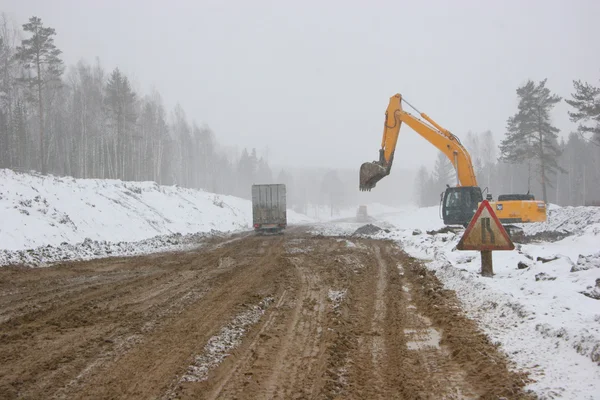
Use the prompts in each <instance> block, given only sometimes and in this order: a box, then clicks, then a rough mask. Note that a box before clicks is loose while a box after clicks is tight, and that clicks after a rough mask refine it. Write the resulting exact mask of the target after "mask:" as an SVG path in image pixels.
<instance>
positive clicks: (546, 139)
mask: <svg viewBox="0 0 600 400" xmlns="http://www.w3.org/2000/svg"><path fill="white" fill-rule="evenodd" d="M546 81H547V80H546V79H544V80H542V81H540V82H539V83H537V84H536V83H534V82H533V81H528V82H527V83H526V84H525V85H523V86H521V87H519V88H518V89H517V96H518V98H519V106H518V111H517V113H516V114H515V115H513V116H511V117H510V118H509V119H508V121H507V132H506V137H505V139H504V140H503V141H502V143H501V144H500V152H501V156H500V159H501V160H502V161H505V162H508V163H523V162H528V163H530V164H528V165H529V167H530V168H529V170H530V171H531V170H532V168H534V167H535V171H536V172H537V175H538V177H539V182H540V184H541V187H542V195H543V200H544V201H545V202H547V201H548V196H547V187H548V186H550V187H552V183H551V181H550V179H549V178H550V176H551V175H555V174H556V173H557V172H558V171H562V168H561V167H560V166H559V165H558V162H557V159H558V157H559V155H560V150H559V148H558V141H557V138H558V132H559V129H558V128H556V127H555V126H553V125H552V123H551V120H550V112H551V111H552V109H553V108H554V106H555V105H556V103H558V102H559V101H561V97H559V96H558V95H555V94H552V93H551V92H550V90H549V89H548V88H546ZM534 163H535V164H534Z"/></svg>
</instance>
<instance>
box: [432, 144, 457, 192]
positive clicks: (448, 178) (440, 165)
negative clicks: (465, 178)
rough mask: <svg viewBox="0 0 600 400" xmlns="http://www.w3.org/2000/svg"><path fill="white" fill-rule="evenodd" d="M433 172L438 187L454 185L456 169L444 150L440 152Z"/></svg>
mask: <svg viewBox="0 0 600 400" xmlns="http://www.w3.org/2000/svg"><path fill="white" fill-rule="evenodd" d="M433 174H434V179H435V185H436V187H437V188H445V187H446V185H450V186H453V185H454V183H455V182H456V170H455V169H454V166H453V165H452V163H451V162H450V160H449V159H448V157H446V155H445V154H444V153H442V152H438V155H437V159H436V161H435V167H434V170H433Z"/></svg>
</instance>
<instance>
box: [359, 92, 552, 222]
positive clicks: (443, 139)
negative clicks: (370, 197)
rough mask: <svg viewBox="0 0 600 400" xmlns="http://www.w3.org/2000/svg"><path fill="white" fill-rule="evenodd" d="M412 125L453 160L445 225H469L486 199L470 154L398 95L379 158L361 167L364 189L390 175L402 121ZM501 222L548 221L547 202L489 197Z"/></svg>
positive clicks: (515, 196) (388, 115) (512, 196)
mask: <svg viewBox="0 0 600 400" xmlns="http://www.w3.org/2000/svg"><path fill="white" fill-rule="evenodd" d="M402 102H405V103H406V104H407V105H408V106H410V107H411V108H412V109H414V110H415V111H416V112H417V113H418V114H419V115H420V116H421V118H422V119H420V118H418V117H416V116H414V115H412V114H410V113H408V112H406V111H404V110H403V109H402ZM403 122H404V123H405V124H406V125H408V126H410V127H411V128H412V129H413V130H414V131H415V132H417V133H418V134H420V135H421V136H422V137H423V138H425V139H426V140H427V141H428V142H429V143H431V144H432V145H434V146H435V147H436V148H438V149H439V150H440V151H441V152H442V153H444V154H445V155H446V157H448V158H449V159H450V162H451V163H452V165H453V166H454V169H455V170H456V175H457V181H458V182H457V185H456V187H448V188H447V189H446V191H445V192H444V193H443V195H442V197H441V207H442V216H443V220H444V224H446V225H463V226H467V225H468V224H469V222H470V221H471V219H472V218H473V215H474V214H475V212H476V211H477V208H478V207H479V204H480V203H481V202H482V201H483V191H482V190H481V188H480V187H479V186H478V184H477V178H476V177H475V170H474V169H473V164H472V163H471V156H470V155H469V152H468V151H467V149H466V148H465V147H464V146H463V145H462V143H461V142H460V140H459V139H458V137H456V136H455V135H454V134H452V133H451V132H450V131H448V130H447V129H444V128H442V127H441V126H440V125H438V124H437V123H436V122H435V121H433V120H432V119H431V118H430V117H429V116H427V115H426V114H424V113H422V112H420V111H418V110H417V109H416V108H414V107H413V106H412V105H410V103H408V102H407V101H406V100H405V99H403V98H402V96H401V95H400V94H396V95H394V96H392V97H391V98H390V102H389V105H388V108H387V110H386V112H385V122H384V128H383V140H382V142H381V149H380V150H379V161H373V162H366V163H364V164H362V165H361V167H360V178H359V179H360V183H359V188H360V190H361V191H370V190H371V189H373V188H374V187H375V185H376V184H377V182H379V181H380V180H381V179H383V178H384V177H386V176H387V175H389V174H390V172H391V169H392V162H393V160H394V152H395V150H396V144H397V142H398V134H399V132H400V126H401V125H402V123H403ZM486 198H487V200H488V201H489V202H490V205H491V206H492V208H493V209H494V211H495V212H496V215H497V216H498V218H499V219H500V221H501V222H502V224H514V223H528V222H542V221H545V220H546V204H545V203H544V202H543V201H536V200H535V197H534V196H533V195H530V194H509V195H501V196H498V199H497V200H496V201H493V200H492V196H491V194H488V195H487V196H486Z"/></svg>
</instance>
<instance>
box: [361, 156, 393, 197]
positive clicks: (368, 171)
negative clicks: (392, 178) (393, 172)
mask: <svg viewBox="0 0 600 400" xmlns="http://www.w3.org/2000/svg"><path fill="white" fill-rule="evenodd" d="M388 174H389V171H387V169H386V168H384V167H382V166H381V164H379V163H377V162H374V161H373V162H366V163H364V164H363V165H361V166H360V178H359V180H360V182H359V188H360V190H361V191H363V192H364V191H371V189H373V188H374V187H375V184H376V183H377V182H379V181H380V180H381V179H382V178H384V177H386V176H387V175H388Z"/></svg>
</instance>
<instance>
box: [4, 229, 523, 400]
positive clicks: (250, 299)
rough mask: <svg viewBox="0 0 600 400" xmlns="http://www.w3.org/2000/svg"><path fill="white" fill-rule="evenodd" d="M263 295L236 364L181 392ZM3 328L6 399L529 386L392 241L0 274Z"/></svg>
mask: <svg viewBox="0 0 600 400" xmlns="http://www.w3.org/2000/svg"><path fill="white" fill-rule="evenodd" d="M267 297H268V298H271V299H273V302H272V303H269V304H270V305H269V306H268V307H267V308H265V309H264V310H263V313H261V314H260V315H259V316H258V318H257V319H256V321H255V322H253V323H252V324H251V325H248V326H247V327H246V328H244V329H245V330H244V331H243V336H241V337H240V341H239V342H236V344H235V346H234V347H232V348H229V347H227V349H230V350H228V351H229V353H230V354H229V355H227V356H226V357H225V358H223V359H219V363H217V364H215V365H212V366H211V367H210V368H211V369H210V370H208V372H206V374H205V375H203V377H202V379H199V380H198V381H189V382H188V381H186V380H185V379H183V377H185V376H186V374H188V373H189V369H190V367H191V366H193V365H194V362H195V360H197V357H198V356H202V355H203V354H204V353H203V352H204V351H205V348H206V347H205V346H206V345H207V343H208V342H209V341H210V340H211V338H214V337H216V336H218V335H219V332H222V329H223V328H224V327H227V326H228V324H231V321H235V320H236V316H238V315H240V313H244V310H248V307H249V306H250V307H251V306H253V305H255V304H257V303H259V302H260V301H261V299H265V298H267ZM0 315H2V316H3V318H4V319H3V320H1V322H0V397H2V398H7V399H12V398H17V397H26V398H44V399H46V398H115V399H120V398H124V399H125V398H126V399H147V398H156V399H165V400H166V399H175V398H177V399H229V398H238V399H289V398H292V399H293V398H299V399H300V398H301V399H334V398H344V399H367V398H368V399H407V398H410V399H437V398H455V399H465V398H498V397H506V398H527V397H528V395H527V394H525V393H523V391H522V387H523V385H524V384H525V382H526V380H525V376H524V375H522V374H518V373H514V372H510V371H509V370H508V368H507V365H508V362H507V361H506V358H505V357H504V356H503V355H501V354H499V353H498V352H497V349H496V348H495V347H494V346H493V345H492V344H490V343H489V341H488V340H487V339H486V338H485V336H483V335H482V334H481V332H479V331H477V328H476V325H475V324H474V323H472V321H469V320H468V319H466V317H465V316H464V315H462V313H461V311H460V308H459V307H458V301H457V300H456V297H455V295H454V294H453V292H449V291H445V290H443V288H442V287H441V285H440V283H439V282H438V281H437V279H436V278H435V276H434V275H433V274H432V273H430V272H428V271H427V270H426V269H425V268H424V267H422V266H421V265H420V264H419V263H418V262H417V261H416V260H414V259H411V258H410V257H408V256H407V255H406V254H405V253H403V252H402V251H401V250H400V249H399V248H398V247H397V246H395V245H394V244H393V243H391V242H386V241H376V240H370V239H365V238H354V237H348V238H328V237H315V236H311V235H309V234H307V233H306V232H304V231H302V230H300V229H296V230H290V231H289V232H288V233H286V235H284V236H273V237H255V236H252V235H250V236H248V235H239V236H238V237H234V238H233V240H231V238H229V239H222V240H214V241H210V240H209V241H208V245H207V246H205V247H204V248H200V249H195V250H193V251H188V252H180V253H176V254H173V253H170V254H163V255H156V256H148V257H135V258H121V259H110V260H94V261H91V262H85V263H72V264H66V265H63V266H60V267H50V268H45V269H44V270H29V269H19V268H14V267H13V268H11V269H2V270H0ZM253 321H254V320H253ZM240 332H241V331H240ZM236 340H238V339H237V338H236Z"/></svg>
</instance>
